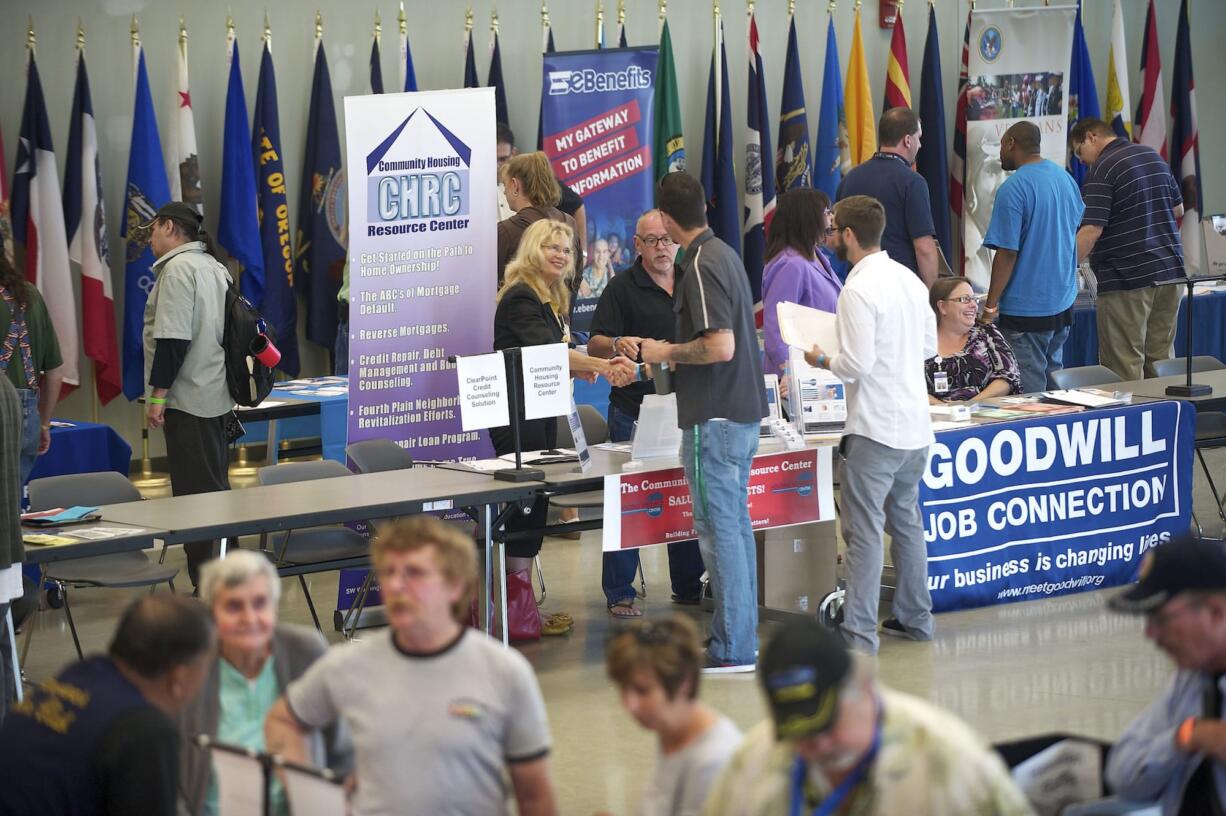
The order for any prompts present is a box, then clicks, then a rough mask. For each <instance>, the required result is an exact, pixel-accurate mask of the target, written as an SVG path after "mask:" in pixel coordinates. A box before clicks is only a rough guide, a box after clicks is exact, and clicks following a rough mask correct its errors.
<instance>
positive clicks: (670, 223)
mask: <svg viewBox="0 0 1226 816" xmlns="http://www.w3.org/2000/svg"><path fill="white" fill-rule="evenodd" d="M658 201H659V205H660V212H661V214H662V220H663V222H664V229H665V230H667V232H668V234H669V235H670V236H671V237H672V239H673V240H674V241H676V242H677V243H679V244H681V245H682V246H683V247H684V248H685V261H684V263H683V264H682V266H681V270H682V271H681V284H680V286H678V287H677V290H676V292H675V294H674V298H673V300H674V305H673V311H674V312H675V314H676V316H677V318H676V329H675V336H674V339H675V340H676V341H677V342H676V343H675V344H672V343H666V342H664V341H661V340H651V339H644V340H643V342H642V343H640V344H639V353H640V355H641V356H642V358H643V362H646V363H668V364H669V365H670V366H671V367H673V368H674V369H675V373H674V374H673V385H674V388H675V390H676V392H677V425H678V427H680V428H681V430H682V432H683V436H682V442H681V461H682V462H683V463H684V465H685V477H686V480H687V481H688V482H689V485H690V496H691V498H692V501H693V513H694V528H695V529H696V530H697V531H698V548H699V550H700V551H701V552H702V560H703V563H704V564H706V566H707V573H708V575H709V576H710V579H711V592H712V596H713V598H714V601H715V615H714V617H713V618H712V620H711V642H710V645H709V646H708V647H707V655H706V663H707V665H706V669H705V671H709V672H751V671H753V670H754V664H755V653H756V652H757V649H758V568H757V548H756V546H755V544H754V538H753V528H752V526H751V525H750V521H749V469H750V465H751V464H752V462H753V457H754V454H755V453H757V451H758V430H759V427H760V425H761V421H762V417H764V416H766V412H767V405H766V388H765V385H764V383H763V380H762V354H761V352H760V351H759V349H758V335H757V330H756V329H755V327H754V317H753V296H752V295H751V294H750V291H749V276H748V275H746V273H745V267H744V265H743V264H742V263H741V259H740V256H738V255H737V253H736V251H735V250H733V249H732V248H731V247H729V246H728V245H727V244H725V243H724V242H723V241H721V240H719V239H718V238H716V237H715V234H714V233H713V232H712V231H711V230H710V228H709V227H708V226H707V215H706V194H705V193H704V192H703V189H702V185H701V184H699V183H698V180H697V179H695V178H694V177H693V176H690V175H687V174H685V173H669V174H668V175H666V176H665V177H664V178H663V179H661V180H660V189H659V198H658Z"/></svg>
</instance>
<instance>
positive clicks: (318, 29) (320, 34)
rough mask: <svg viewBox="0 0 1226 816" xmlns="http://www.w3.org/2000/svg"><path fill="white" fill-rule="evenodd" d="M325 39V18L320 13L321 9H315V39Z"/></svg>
mask: <svg viewBox="0 0 1226 816" xmlns="http://www.w3.org/2000/svg"><path fill="white" fill-rule="evenodd" d="M323 38H324V16H323V15H322V14H320V13H319V9H315V39H316V40H322V39H323Z"/></svg>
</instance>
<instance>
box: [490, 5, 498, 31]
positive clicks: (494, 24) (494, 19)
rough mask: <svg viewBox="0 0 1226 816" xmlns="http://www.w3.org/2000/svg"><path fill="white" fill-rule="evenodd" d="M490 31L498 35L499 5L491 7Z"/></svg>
mask: <svg viewBox="0 0 1226 816" xmlns="http://www.w3.org/2000/svg"><path fill="white" fill-rule="evenodd" d="M490 31H492V32H494V36H497V35H498V6H496V5H495V6H494V7H493V8H491V9H490Z"/></svg>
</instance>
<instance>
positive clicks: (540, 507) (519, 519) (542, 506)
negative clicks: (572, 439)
mask: <svg viewBox="0 0 1226 816" xmlns="http://www.w3.org/2000/svg"><path fill="white" fill-rule="evenodd" d="M490 441H491V442H493V443H494V452H495V453H496V454H498V455H499V456H504V455H506V454H508V453H514V452H515V440H514V437H513V436H512V434H511V428H510V426H506V427H502V428H491V429H490ZM557 444H558V421H557V419H555V418H554V417H548V418H546V419H530V420H526V421H525V420H522V419H521V420H520V424H519V447H520V450H522V451H534V450H549V449H551V448H553V447H556V446H557ZM548 517H549V498H548V497H543V498H537V499H535V500H533V502H532V504H531V506H530V509H529V511H528V512H527V513H516V514H515V515H514V516H512V517H511V518H510V519H508V520H507V523H506V525H505V528H506V531H507V532H508V533H513V532H518V531H520V530H539V529H541V528H542V527H544V526H545V523H546V522H547V521H548ZM543 540H544V536H536V537H534V538H530V539H528V540H527V541H514V542H509V543H508V544H507V547H506V553H507V556H508V557H510V558H534V557H535V556H536V554H537V553H539V552H540V551H541V542H542V541H543Z"/></svg>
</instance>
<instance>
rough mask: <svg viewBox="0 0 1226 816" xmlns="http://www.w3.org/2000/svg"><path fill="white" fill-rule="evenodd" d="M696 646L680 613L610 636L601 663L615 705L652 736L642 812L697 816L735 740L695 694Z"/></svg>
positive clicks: (699, 657) (734, 731)
mask: <svg viewBox="0 0 1226 816" xmlns="http://www.w3.org/2000/svg"><path fill="white" fill-rule="evenodd" d="M702 665H703V647H702V643H701V642H700V641H699V638H698V628H697V627H696V626H695V625H694V622H693V621H691V620H690V619H689V618H687V617H684V616H682V615H673V616H672V617H670V618H667V619H665V620H662V621H654V622H652V621H644V622H639V623H635V624H632V625H630V626H629V627H628V628H627V629H625V630H623V631H622V632H620V633H619V634H618V635H617V637H615V638H613V640H612V641H610V642H609V647H608V650H607V652H606V653H605V669H606V670H607V671H608V674H609V679H610V680H612V681H613V682H614V683H615V684H616V685H617V690H618V694H619V695H620V696H621V702H622V707H623V708H625V709H626V711H627V712H628V713H629V714H630V716H631V717H634V719H635V721H637V722H638V724H639V725H641V726H643V727H644V728H646V729H647V730H648V731H654V732H655V733H656V737H657V739H658V742H659V759H658V760H657V761H656V767H655V771H654V772H653V773H652V775H651V778H650V779H648V780H647V784H646V786H645V788H644V790H643V800H642V803H641V804H640V807H639V811H638V812H639V813H640V814H642V816H698V814H699V813H700V812H701V811H702V808H703V805H704V803H705V802H706V800H707V794H708V793H710V791H711V788H712V787H714V784H715V779H716V777H718V776H719V773H720V771H721V770H723V767H724V765H725V764H726V763H727V762H728V759H729V758H730V757H731V756H732V754H733V753H734V752H735V751H736V748H737V746H738V745H739V744H740V742H741V732H740V729H738V728H737V727H736V725H734V724H733V722H732V721H731V720H729V719H728V718H727V717H725V716H723V715H722V714H720V713H719V712H717V711H714V710H713V709H711V708H710V707H709V706H707V705H706V704H705V703H702V702H701V701H699V699H698V679H699V676H700V675H701V673H702V672H701V669H702Z"/></svg>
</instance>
